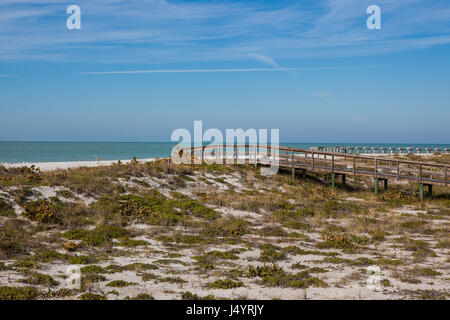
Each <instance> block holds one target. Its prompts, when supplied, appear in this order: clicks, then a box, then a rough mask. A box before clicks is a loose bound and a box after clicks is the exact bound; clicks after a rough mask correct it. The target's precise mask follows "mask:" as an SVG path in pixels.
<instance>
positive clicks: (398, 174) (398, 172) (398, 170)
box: [397, 161, 400, 179]
mask: <svg viewBox="0 0 450 320" xmlns="http://www.w3.org/2000/svg"><path fill="white" fill-rule="evenodd" d="M399 178H400V161H397V179H399Z"/></svg>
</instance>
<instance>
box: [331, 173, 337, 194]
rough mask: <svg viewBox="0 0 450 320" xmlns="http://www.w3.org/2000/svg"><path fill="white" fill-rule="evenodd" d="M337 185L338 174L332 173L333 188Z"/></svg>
mask: <svg viewBox="0 0 450 320" xmlns="http://www.w3.org/2000/svg"><path fill="white" fill-rule="evenodd" d="M335 185H336V174H335V173H332V174H331V188H332V189H333V190H334V187H335Z"/></svg>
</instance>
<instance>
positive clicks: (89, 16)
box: [0, 0, 450, 143]
mask: <svg viewBox="0 0 450 320" xmlns="http://www.w3.org/2000/svg"><path fill="white" fill-rule="evenodd" d="M71 4H76V5H79V6H80V8H81V27H82V28H81V30H68V29H67V28H66V19H67V17H68V15H67V14H66V8H67V6H69V5H71ZM371 4H376V5H378V6H379V7H380V8H381V24H382V29H381V30H368V29H367V27H366V19H367V17H368V16H369V15H368V14H367V13H366V8H367V7H368V5H371ZM449 57H450V3H449V1H448V0H435V1H426V0H422V1H421V0H371V1H365V0H314V1H313V0H299V1H171V0H167V1H164V0H145V1H143V0H141V1H137V0H89V1H87V0H86V1H81V0H78V1H77V0H70V1H61V0H48V1H43V0H34V1H26V0H2V1H1V2H0V115H1V116H0V140H70V141H74V140H77V141H168V140H170V135H171V132H172V130H174V129H176V128H180V127H181V128H187V129H191V130H192V126H193V121H194V120H203V125H204V128H205V129H206V128H212V127H214V128H219V129H222V130H224V129H225V128H244V129H246V128H279V129H280V140H282V141H285V142H292V141H296V142H407V143H413V142H418V143H419V142H425V143H426V142H435V143H449V142H450V120H449V119H450V90H449V88H450V59H449ZM167 71H170V72H167ZM186 71H189V72H186ZM205 71H208V72H205Z"/></svg>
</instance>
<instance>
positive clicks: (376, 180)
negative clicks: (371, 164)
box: [375, 178, 378, 194]
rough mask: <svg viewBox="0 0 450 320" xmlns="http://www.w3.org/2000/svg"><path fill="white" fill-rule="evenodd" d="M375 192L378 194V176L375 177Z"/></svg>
mask: <svg viewBox="0 0 450 320" xmlns="http://www.w3.org/2000/svg"><path fill="white" fill-rule="evenodd" d="M375 194H378V178H375Z"/></svg>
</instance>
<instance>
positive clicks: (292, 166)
mask: <svg viewBox="0 0 450 320" xmlns="http://www.w3.org/2000/svg"><path fill="white" fill-rule="evenodd" d="M291 152H292V154H291V170H292V177H291V178H292V180H294V179H295V167H294V149H292V150H291Z"/></svg>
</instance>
